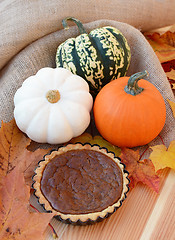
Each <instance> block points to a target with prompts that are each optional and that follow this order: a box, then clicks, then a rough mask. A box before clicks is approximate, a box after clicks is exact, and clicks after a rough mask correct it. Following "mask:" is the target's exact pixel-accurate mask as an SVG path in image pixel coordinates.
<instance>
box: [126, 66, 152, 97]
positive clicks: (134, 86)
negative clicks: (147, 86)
mask: <svg viewBox="0 0 175 240" xmlns="http://www.w3.org/2000/svg"><path fill="white" fill-rule="evenodd" d="M145 76H148V72H147V71H146V70H145V71H143V72H138V73H135V74H133V75H132V76H131V77H130V78H129V80H128V84H127V86H126V87H125V89H124V90H125V92H126V93H128V94H131V95H133V96H135V95H137V94H140V93H141V92H142V91H143V90H144V88H142V87H139V86H138V81H139V80H140V79H143V78H144V77H145Z"/></svg>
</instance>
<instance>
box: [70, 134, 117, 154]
mask: <svg viewBox="0 0 175 240" xmlns="http://www.w3.org/2000/svg"><path fill="white" fill-rule="evenodd" d="M77 142H81V143H90V144H92V145H93V144H98V145H99V146H100V147H105V148H107V149H108V151H111V152H114V153H115V156H116V157H117V156H119V155H120V153H121V149H120V148H119V147H116V146H114V145H112V144H111V143H109V142H108V141H106V140H105V139H104V138H102V137H101V136H99V135H97V136H94V137H92V136H91V135H90V134H89V133H83V134H82V135H81V136H79V137H76V138H73V139H72V140H71V141H70V143H77Z"/></svg>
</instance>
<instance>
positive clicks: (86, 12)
mask: <svg viewBox="0 0 175 240" xmlns="http://www.w3.org/2000/svg"><path fill="white" fill-rule="evenodd" d="M174 9H175V1H174V0H110V1H109V0H80V1H79V0H62V1H56V0H3V1H0V69H1V68H2V67H3V66H4V65H5V64H6V63H7V62H8V61H9V60H10V59H11V58H12V57H13V56H15V55H16V54H17V53H18V52H19V51H20V50H22V49H23V48H24V47H26V46H27V45H28V44H30V43H31V42H33V41H35V40H37V39H39V38H41V37H43V36H45V35H47V34H50V33H52V32H55V31H57V30H60V29H62V26H61V20H62V19H63V18H64V17H67V16H73V17H76V18H78V19H79V20H81V21H82V22H83V23H88V22H91V21H94V20H99V19H110V20H115V21H120V22H125V23H128V24H130V25H132V26H134V27H136V28H137V29H139V30H141V31H147V30H150V29H155V28H160V27H164V26H168V25H172V24H174V23H175V11H174Z"/></svg>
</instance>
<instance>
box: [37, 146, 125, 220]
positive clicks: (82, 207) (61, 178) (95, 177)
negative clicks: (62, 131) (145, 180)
mask: <svg viewBox="0 0 175 240" xmlns="http://www.w3.org/2000/svg"><path fill="white" fill-rule="evenodd" d="M33 180H34V183H33V187H34V189H35V195H36V196H37V197H38V201H39V203H40V204H41V205H42V206H43V207H44V208H45V210H47V211H51V212H54V213H55V216H56V217H57V218H58V219H59V220H61V221H63V222H66V223H75V224H88V223H93V222H97V221H100V220H102V219H104V218H106V217H108V216H109V215H111V214H112V213H113V212H115V211H116V209H117V208H119V207H120V206H121V205H122V202H123V200H124V199H125V198H126V193H127V192H128V190H129V188H128V184H129V179H128V172H127V171H126V170H125V168H124V165H123V164H122V163H121V162H120V159H119V158H117V157H115V155H114V153H112V152H108V151H107V149H106V148H100V147H99V146H98V145H90V144H84V145H83V144H79V143H77V144H68V145H67V146H65V147H61V148H59V149H58V150H54V151H52V152H51V153H50V154H49V155H46V156H45V157H44V159H43V160H41V161H40V162H39V164H38V167H37V168H36V170H35V175H34V177H33Z"/></svg>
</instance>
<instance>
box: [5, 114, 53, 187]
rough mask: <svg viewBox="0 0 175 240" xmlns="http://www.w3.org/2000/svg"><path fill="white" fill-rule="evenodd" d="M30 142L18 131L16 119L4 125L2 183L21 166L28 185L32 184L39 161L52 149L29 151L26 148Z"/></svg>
mask: <svg viewBox="0 0 175 240" xmlns="http://www.w3.org/2000/svg"><path fill="white" fill-rule="evenodd" d="M30 142H31V140H30V139H29V138H27V137H26V136H25V135H24V134H23V133H22V132H21V131H20V130H19V129H18V127H17V126H16V123H15V120H14V119H13V120H12V121H10V122H8V123H2V127H1V129H0V166H1V167H0V182H1V178H2V177H3V176H6V175H7V174H8V173H10V172H11V171H12V170H13V169H14V168H15V167H16V166H17V165H20V167H21V171H22V172H24V174H25V177H26V181H27V183H28V184H31V182H32V180H31V177H32V175H33V173H34V169H35V167H36V165H37V163H38V161H39V160H41V159H42V158H43V156H44V155H45V154H46V153H47V152H48V151H50V149H37V150H36V151H34V152H31V151H28V150H27V149H26V148H27V146H29V144H30Z"/></svg>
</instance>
